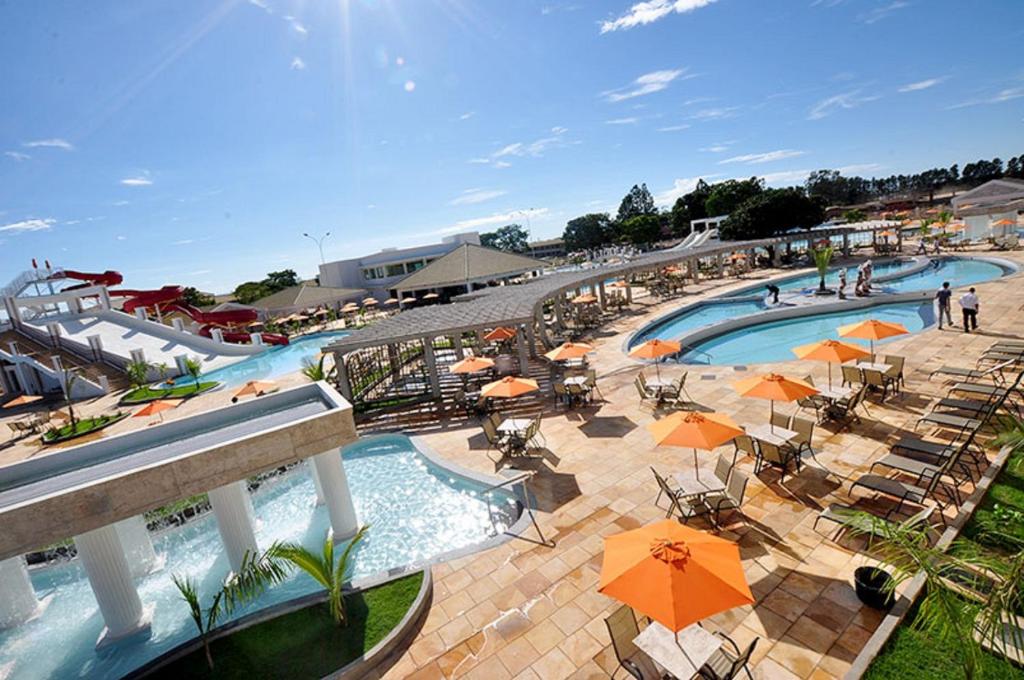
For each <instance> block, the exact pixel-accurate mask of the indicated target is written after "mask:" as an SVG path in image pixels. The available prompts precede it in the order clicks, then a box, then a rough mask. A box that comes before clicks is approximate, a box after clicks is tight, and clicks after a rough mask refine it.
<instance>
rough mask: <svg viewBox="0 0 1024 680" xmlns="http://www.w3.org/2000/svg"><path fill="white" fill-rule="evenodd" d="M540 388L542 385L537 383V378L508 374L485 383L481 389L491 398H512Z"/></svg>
mask: <svg viewBox="0 0 1024 680" xmlns="http://www.w3.org/2000/svg"><path fill="white" fill-rule="evenodd" d="M539 389H540V387H539V386H538V385H537V381H536V380H530V379H529V378H517V377H516V376H514V375H507V376H505V377H504V378H502V379H501V380H496V381H494V382H492V383H487V384H486V385H484V387H483V389H482V390H480V395H481V396H484V397H491V398H501V399H510V398H512V397H521V396H523V395H524V394H529V393H530V392H536V391H537V390H539Z"/></svg>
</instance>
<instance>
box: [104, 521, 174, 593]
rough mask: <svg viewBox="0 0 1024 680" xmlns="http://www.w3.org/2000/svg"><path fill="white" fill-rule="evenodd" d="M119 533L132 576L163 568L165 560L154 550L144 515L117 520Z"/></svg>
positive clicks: (137, 576)
mask: <svg viewBox="0 0 1024 680" xmlns="http://www.w3.org/2000/svg"><path fill="white" fill-rule="evenodd" d="M114 526H116V527H117V535H118V537H120V539H121V546H122V547H123V548H124V555H125V557H126V558H127V559H128V568H129V569H130V570H131V572H132V578H139V577H141V576H145V575H146V574H150V573H152V572H154V571H157V570H159V569H161V568H162V567H163V566H164V560H163V558H162V557H161V556H159V555H157V554H156V551H155V550H153V540H152V538H151V537H150V535H149V529H148V528H146V520H145V519H144V518H143V517H142V515H135V516H134V517H129V518H128V519H123V520H121V521H120V522H117V523H116V524H115V525H114Z"/></svg>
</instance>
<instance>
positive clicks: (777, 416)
mask: <svg viewBox="0 0 1024 680" xmlns="http://www.w3.org/2000/svg"><path fill="white" fill-rule="evenodd" d="M771 424H772V427H781V428H782V429H784V430H788V429H789V416H787V415H786V414H785V413H779V412H778V411H774V412H773V413H772V417H771Z"/></svg>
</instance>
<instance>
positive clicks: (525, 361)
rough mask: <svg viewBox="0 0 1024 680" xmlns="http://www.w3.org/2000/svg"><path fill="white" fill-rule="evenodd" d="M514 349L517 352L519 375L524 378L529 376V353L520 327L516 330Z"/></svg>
mask: <svg viewBox="0 0 1024 680" xmlns="http://www.w3.org/2000/svg"><path fill="white" fill-rule="evenodd" d="M516 349H518V350H519V373H520V375H522V376H523V377H524V378H526V377H528V376H529V375H530V353H529V351H528V350H527V348H526V338H525V337H524V333H523V328H522V326H519V327H518V328H516Z"/></svg>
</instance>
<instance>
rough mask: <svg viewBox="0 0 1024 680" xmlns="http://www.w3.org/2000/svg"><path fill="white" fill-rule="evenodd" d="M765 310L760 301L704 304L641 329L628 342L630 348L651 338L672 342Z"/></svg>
mask: <svg viewBox="0 0 1024 680" xmlns="http://www.w3.org/2000/svg"><path fill="white" fill-rule="evenodd" d="M765 309H767V307H766V306H765V304H764V302H762V301H760V300H742V301H736V302H725V301H722V302H705V303H702V304H699V305H697V306H696V307H694V308H693V309H689V310H686V311H684V312H680V313H679V314H678V315H674V316H670V317H668V318H667V319H665V320H664V321H660V322H656V323H654V324H652V325H651V326H649V327H647V328H645V329H643V330H642V331H640V332H639V333H637V334H636V336H634V338H633V339H632V340H631V341H630V346H631V347H632V346H634V345H637V344H639V343H641V342H645V341H647V340H650V339H652V338H658V339H661V340H672V339H675V338H679V337H682V336H683V335H686V334H687V333H689V332H690V331H694V330H697V329H698V328H703V327H705V326H710V325H711V324H714V323H719V322H721V321H725V320H726V319H735V318H737V317H740V316H747V315H748V314H756V313H758V312H763V311H764V310H765Z"/></svg>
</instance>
